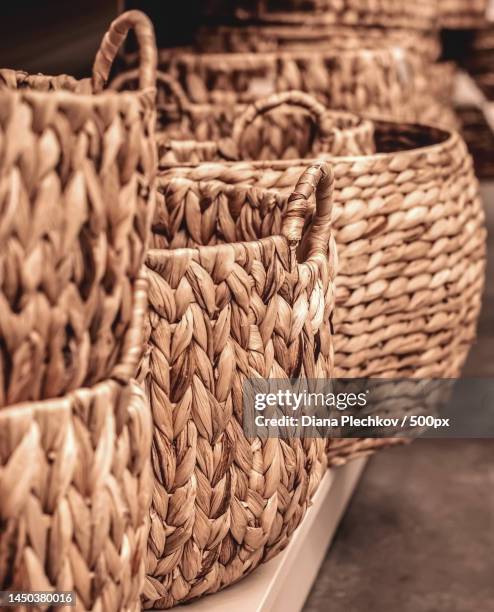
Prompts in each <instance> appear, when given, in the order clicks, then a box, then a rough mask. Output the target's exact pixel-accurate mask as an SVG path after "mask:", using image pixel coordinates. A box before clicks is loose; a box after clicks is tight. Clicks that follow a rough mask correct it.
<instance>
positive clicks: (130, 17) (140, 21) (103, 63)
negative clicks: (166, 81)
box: [92, 11, 158, 93]
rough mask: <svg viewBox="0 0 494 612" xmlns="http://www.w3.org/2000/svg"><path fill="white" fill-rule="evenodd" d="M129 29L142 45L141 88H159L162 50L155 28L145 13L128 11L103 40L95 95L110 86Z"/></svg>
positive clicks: (96, 62) (94, 82)
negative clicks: (157, 83) (160, 54)
mask: <svg viewBox="0 0 494 612" xmlns="http://www.w3.org/2000/svg"><path fill="white" fill-rule="evenodd" d="M129 30H134V32H135V34H136V38H137V43H138V45H139V58H140V62H139V69H138V71H139V88H140V89H147V88H155V87H156V68H157V65H158V51H157V49H156V40H155V37H154V29H153V25H152V23H151V21H150V19H149V17H147V16H146V15H145V14H144V13H141V11H127V12H126V13H122V15H119V16H118V17H117V18H116V19H115V20H114V21H112V23H111V24H110V27H109V29H108V32H107V33H106V34H105V35H104V37H103V40H102V41H101V45H100V48H99V50H98V53H97V54H96V58H95V60H94V64H93V78H92V85H93V91H94V92H95V93H98V92H100V91H102V90H103V88H104V86H105V85H106V83H107V81H108V78H109V76H110V70H111V67H112V65H113V62H114V60H115V57H116V56H117V53H118V51H119V49H120V47H121V46H122V44H123V43H124V41H125V39H126V38H127V34H128V33H129Z"/></svg>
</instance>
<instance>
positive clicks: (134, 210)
mask: <svg viewBox="0 0 494 612" xmlns="http://www.w3.org/2000/svg"><path fill="white" fill-rule="evenodd" d="M129 29H134V30H135V32H136V35H137V39H138V41H139V43H140V58H141V61H140V68H139V75H140V87H139V91H136V92H125V93H118V94H117V93H115V92H104V91H103V86H104V83H105V81H106V79H107V77H108V73H109V70H110V67H111V64H112V61H113V59H114V57H115V54H116V52H117V50H118V48H119V46H120V45H121V43H122V42H123V40H124V39H125V37H126V35H127V32H128V31H129ZM155 71H156V47H155V43H154V35H153V29H152V26H151V24H150V22H149V20H148V19H147V18H146V17H145V15H143V14H142V13H138V12H136V11H134V12H130V13H126V14H124V15H121V16H120V17H119V18H117V19H116V20H115V22H114V23H113V24H112V25H111V26H110V30H109V31H108V33H107V34H106V36H105V38H104V39H103V42H102V45H101V48H100V50H99V52H98V55H97V56H96V60H95V63H94V69H93V78H92V80H89V79H84V80H82V81H76V80H75V79H73V78H71V77H67V76H64V75H62V76H60V77H45V76H42V75H35V76H30V75H27V74H26V73H23V72H15V71H13V70H3V71H0V84H1V86H0V100H1V108H2V111H1V113H0V134H1V139H2V152H3V154H2V159H1V169H2V173H1V176H2V178H1V180H0V190H1V192H2V194H3V196H2V199H3V202H4V206H3V207H2V213H1V215H0V239H1V247H0V270H1V274H0V277H1V283H0V406H3V405H12V404H15V403H18V402H21V401H26V400H38V399H46V398H52V397H60V396H62V395H64V394H65V393H66V392H67V391H70V390H72V389H75V388H78V387H81V386H85V385H89V386H90V385H92V384H94V383H96V382H100V381H102V380H105V379H106V378H108V377H111V376H116V375H122V374H123V373H124V369H126V376H127V378H128V377H129V376H131V375H133V374H134V373H135V372H134V370H135V367H136V363H137V360H138V357H139V353H140V350H141V346H133V347H132V346H129V342H130V341H131V339H132V338H133V337H135V338H137V337H138V338H139V339H140V337H141V335H140V333H138V335H137V336H133V333H134V332H135V330H134V331H132V330H131V329H130V326H131V321H132V318H133V316H134V310H135V309H136V308H141V307H142V306H139V305H138V302H139V299H140V298H139V295H138V289H139V287H138V285H139V281H138V278H139V274H140V272H141V267H142V263H143V259H144V255H145V251H146V247H147V241H148V234H149V225H150V221H151V217H152V214H153V207H154V200H155V182H154V181H155V173H156V154H155V142H154V129H155V125H154V124H155V110H154V96H155ZM139 291H142V286H141V289H139ZM117 364H119V365H118V367H117ZM115 368H117V370H118V371H117V370H116V369H115Z"/></svg>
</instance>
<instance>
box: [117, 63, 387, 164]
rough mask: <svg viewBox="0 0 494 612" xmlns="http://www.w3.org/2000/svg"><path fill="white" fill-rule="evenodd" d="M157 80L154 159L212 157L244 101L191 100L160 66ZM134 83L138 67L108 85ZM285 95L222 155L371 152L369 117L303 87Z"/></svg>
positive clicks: (282, 156)
mask: <svg viewBox="0 0 494 612" xmlns="http://www.w3.org/2000/svg"><path fill="white" fill-rule="evenodd" d="M157 82H158V85H159V90H158V91H159V93H158V97H157V128H156V131H157V136H156V141H157V146H158V164H159V165H161V164H166V163H171V162H183V163H187V162H188V163H198V162H201V161H207V160H208V159H214V157H215V156H216V154H217V144H216V143H217V142H218V141H219V140H222V141H225V139H228V138H229V137H230V136H231V133H232V130H233V127H234V124H235V121H236V120H237V118H238V117H239V116H240V115H241V114H242V113H243V112H244V111H245V110H246V108H247V107H246V105H235V106H229V107H221V106H219V107H218V106H216V105H213V104H194V103H192V102H189V101H188V99H187V96H186V95H185V93H184V92H183V90H182V89H181V87H180V85H179V84H178V83H177V82H176V81H174V80H173V79H172V78H171V77H169V76H168V75H166V74H164V73H161V72H159V73H158V81H157ZM135 84H136V71H135V70H130V71H126V72H124V73H122V74H120V75H119V76H118V77H117V78H115V79H114V81H113V82H112V84H111V87H112V88H115V89H117V90H119V89H121V88H122V87H132V86H135ZM167 94H170V95H167ZM283 95H286V96H287V97H286V108H279V109H277V112H276V113H270V114H268V115H267V116H263V117H260V118H259V119H258V120H254V121H252V123H251V124H250V125H249V126H248V129H247V130H246V134H245V135H244V138H243V145H242V150H241V151H239V150H237V147H236V146H234V148H233V150H231V151H229V148H230V147H231V146H232V144H233V143H232V142H230V143H229V145H227V144H226V143H225V142H222V150H223V153H224V155H227V156H228V155H230V156H234V157H238V156H241V157H242V159H291V158H300V157H301V156H302V157H303V156H305V155H306V153H308V152H309V151H311V152H312V154H313V156H315V155H317V154H319V153H323V152H324V153H331V154H332V155H357V154H368V153H373V152H374V150H375V147H374V127H373V124H372V122H371V121H369V120H365V119H361V118H359V117H357V116H356V115H353V114H351V113H346V112H343V111H328V110H327V109H326V108H325V107H324V105H322V104H320V103H319V102H317V100H315V99H314V98H312V96H309V95H308V94H304V93H303V92H298V93H297V94H296V96H293V95H292V94H291V93H288V94H283ZM260 102H262V100H261V101H260ZM277 106H279V103H277ZM320 128H323V130H322V132H321V129H320ZM199 143H201V144H199Z"/></svg>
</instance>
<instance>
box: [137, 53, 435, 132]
mask: <svg viewBox="0 0 494 612" xmlns="http://www.w3.org/2000/svg"><path fill="white" fill-rule="evenodd" d="M127 61H128V63H129V65H130V66H131V65H132V63H133V61H135V60H134V59H133V58H132V57H128V60H127ZM159 64H160V68H161V70H162V71H163V72H166V73H167V74H169V75H170V76H171V77H172V78H173V79H174V80H176V81H178V82H179V83H180V85H181V87H182V88H183V89H184V91H185V94H186V97H187V98H188V99H189V100H190V101H191V102H193V103H194V104H213V105H216V106H217V107H219V108H225V107H229V106H230V107H231V106H234V105H236V104H249V103H252V102H256V101H257V100H258V99H259V98H261V97H264V96H266V95H269V94H270V93H277V92H278V93H279V92H284V91H289V90H300V91H304V92H306V93H309V94H311V95H313V96H315V97H316V98H317V99H318V100H319V101H320V102H321V103H323V104H325V105H326V106H327V107H328V108H331V109H337V110H345V111H348V112H354V113H357V114H369V115H372V116H376V117H380V118H384V119H390V120H399V121H412V122H413V121H417V120H423V114H424V111H427V116H426V121H427V122H430V123H437V124H438V125H444V123H445V116H446V117H447V115H446V114H445V112H444V111H445V109H444V107H443V106H442V105H441V104H440V103H438V102H437V100H435V99H434V98H433V96H432V94H431V93H430V91H429V80H428V78H427V70H426V69H425V67H424V62H423V60H422V59H421V58H420V57H419V56H416V55H414V54H411V53H407V52H406V51H404V50H403V49H400V48H388V49H366V50H364V51H362V50H352V49H347V50H337V51H330V50H329V51H318V52H311V51H284V52H273V53H252V54H244V53H230V54H226V53H225V54H215V53H208V54H202V55H201V54H196V53H188V54H187V53H185V52H181V53H175V52H173V51H169V50H168V51H167V50H161V51H160V53H159Z"/></svg>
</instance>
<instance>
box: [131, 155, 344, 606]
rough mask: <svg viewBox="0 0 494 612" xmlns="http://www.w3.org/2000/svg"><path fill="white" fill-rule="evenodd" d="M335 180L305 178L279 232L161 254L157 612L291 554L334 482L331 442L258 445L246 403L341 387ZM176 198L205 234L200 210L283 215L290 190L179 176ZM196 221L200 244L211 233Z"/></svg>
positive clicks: (153, 601) (314, 173)
mask: <svg viewBox="0 0 494 612" xmlns="http://www.w3.org/2000/svg"><path fill="white" fill-rule="evenodd" d="M332 183H333V176H332V173H331V172H330V171H329V169H328V168H327V166H326V165H325V164H322V163H317V164H315V165H313V166H312V167H311V168H309V169H308V170H307V171H306V172H304V174H303V175H302V177H301V178H300V180H299V181H298V184H297V186H296V189H295V191H294V193H293V195H292V196H291V197H290V198H288V203H287V205H286V207H285V210H284V215H283V219H281V218H280V231H279V232H278V233H277V234H276V233H271V232H270V233H269V237H266V238H263V239H261V240H257V239H248V241H247V242H236V241H229V242H228V243H226V242H225V243H223V244H218V245H216V246H196V247H192V248H187V249H181V248H180V249H173V248H172V249H154V250H153V249H152V250H150V251H149V253H148V257H147V266H148V268H149V280H150V311H151V312H150V335H149V343H150V352H149V360H148V361H149V363H148V366H147V370H148V371H147V375H146V378H145V379H146V385H147V390H148V394H149V397H150V402H151V409H152V413H153V417H154V425H155V428H154V440H153V466H154V474H155V490H154V493H153V507H152V511H151V531H150V541H149V553H148V574H149V576H148V580H147V584H146V587H145V589H144V600H143V607H144V608H146V609H147V608H152V607H156V608H169V607H172V606H173V605H176V604H178V603H180V602H184V601H188V600H190V599H193V598H195V597H199V596H201V595H204V594H206V593H213V592H215V591H217V590H219V589H221V588H223V587H225V586H227V585H229V584H231V583H233V582H235V581H237V580H239V579H240V578H242V577H243V576H245V575H246V574H248V573H249V572H251V571H252V570H254V569H255V568H256V567H257V565H259V563H261V562H263V561H267V560H269V559H271V558H272V557H274V556H275V555H276V554H278V553H279V552H280V551H281V550H282V549H283V548H284V547H285V546H286V544H287V543H288V540H289V538H290V536H291V534H292V533H293V531H294V530H295V528H296V527H297V526H298V524H299V523H300V521H301V520H302V518H303V516H304V514H305V511H306V509H307V507H308V506H309V504H310V499H311V497H312V495H313V493H314V492H315V490H316V489H317V486H318V484H319V481H320V479H321V477H322V475H323V473H324V470H325V468H326V465H327V459H326V453H325V447H326V441H325V440H323V439H309V438H305V439H304V438H300V439H299V438H297V439H296V438H288V439H282V438H267V439H262V438H260V437H256V438H254V439H250V440H249V439H247V438H246V437H245V434H244V431H243V428H242V414H243V399H242V397H243V384H244V382H245V381H246V380H248V379H249V378H258V377H261V378H268V379H290V378H298V377H300V378H323V379H327V378H329V377H330V376H331V372H332V367H333V351H332V340H331V330H330V319H331V316H332V310H333V303H334V293H333V277H334V274H335V252H334V241H333V240H332V238H331V229H330V217H331V206H332V201H331V191H332ZM166 191H167V197H169V198H172V199H180V200H182V201H184V200H185V201H187V202H188V203H189V206H190V207H191V213H192V211H194V213H193V214H195V215H196V220H197V221H198V222H199V223H201V222H202V221H204V219H201V216H200V214H198V213H199V208H198V207H199V203H200V202H201V201H203V200H204V198H206V199H207V201H210V202H211V204H212V206H211V208H210V213H212V216H210V218H209V222H208V224H209V225H212V224H213V225H214V224H216V223H221V222H222V220H223V218H224V212H226V211H228V210H229V209H230V207H234V206H236V205H241V204H242V203H244V202H247V201H249V202H251V203H252V205H253V206H259V207H266V206H267V207H268V208H270V209H276V208H277V207H278V206H280V202H279V201H278V195H277V193H276V191H271V192H267V191H265V190H262V189H258V188H256V187H247V188H244V187H241V188H237V186H235V185H228V184H226V183H221V182H217V181H214V180H213V181H205V182H201V181H195V180H187V179H181V178H177V179H176V180H175V179H171V180H170V181H169V182H168V184H167V188H166ZM314 191H317V205H316V210H315V216H314V218H313V220H312V223H311V226H310V228H308V229H307V231H305V232H303V226H304V222H305V217H306V214H307V207H308V200H309V199H310V197H311V195H312V194H313V192H314ZM188 218H189V220H190V221H191V225H190V229H191V232H192V236H195V237H196V239H200V236H199V235H198V234H201V232H202V231H204V229H205V227H201V225H200V224H199V225H196V224H195V222H194V221H193V219H192V216H191V215H188ZM225 230H226V228H225ZM299 245H300V246H301V249H302V251H303V254H302V255H301V254H300V250H299V251H298V253H297V247H298V246H299ZM144 369H145V370H146V367H144Z"/></svg>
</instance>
